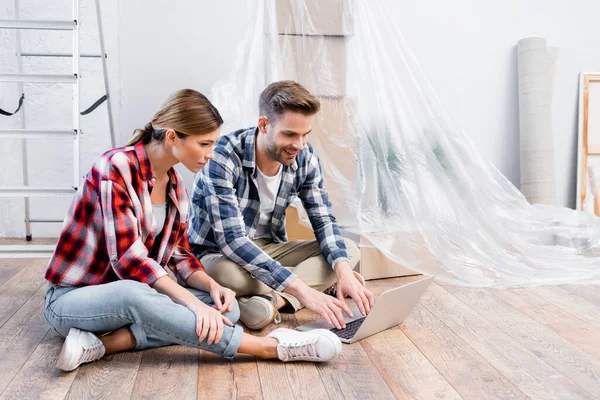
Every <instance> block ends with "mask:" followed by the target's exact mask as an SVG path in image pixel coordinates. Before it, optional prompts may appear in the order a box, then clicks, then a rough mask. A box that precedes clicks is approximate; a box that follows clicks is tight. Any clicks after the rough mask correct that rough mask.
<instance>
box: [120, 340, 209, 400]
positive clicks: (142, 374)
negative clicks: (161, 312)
mask: <svg viewBox="0 0 600 400" xmlns="http://www.w3.org/2000/svg"><path fill="white" fill-rule="evenodd" d="M198 358H199V350H198V349H196V348H192V347H185V346H166V347H160V348H156V349H150V350H146V351H144V352H143V354H142V362H141V364H140V368H139V371H138V374H137V378H136V381H135V385H134V387H133V395H132V397H131V398H132V399H144V400H145V399H156V400H167V399H177V400H188V399H189V400H191V399H195V398H196V395H197V393H198Z"/></svg>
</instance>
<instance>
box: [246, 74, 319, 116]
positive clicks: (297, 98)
mask: <svg viewBox="0 0 600 400" xmlns="http://www.w3.org/2000/svg"><path fill="white" fill-rule="evenodd" d="M320 108H321V102H320V101H319V99H317V98H316V97H315V96H313V95H312V94H310V92H309V91H308V90H306V89H305V88H304V87H303V86H302V85H300V84H299V83H298V82H294V81H279V82H273V83H271V84H270V85H269V86H267V87H266V89H265V90H263V91H262V93H261V94H260V98H259V101H258V112H259V113H260V115H261V116H265V117H267V119H269V120H270V121H272V122H274V121H276V120H277V118H278V117H280V116H281V115H283V113H284V112H285V111H294V112H298V113H301V114H303V115H314V114H316V113H318V112H319V109H320Z"/></svg>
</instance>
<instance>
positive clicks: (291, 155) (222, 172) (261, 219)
mask: <svg viewBox="0 0 600 400" xmlns="http://www.w3.org/2000/svg"><path fill="white" fill-rule="evenodd" d="M319 108H320V103H319V100H318V99H317V98H316V97H314V96H313V95H311V94H310V93H309V92H308V91H307V90H306V89H305V88H303V87H302V86H301V85H299V84H298V83H296V82H293V81H281V82H275V83H272V84H271V85H269V86H268V87H267V88H266V89H265V90H264V91H263V92H262V93H261V95H260V100H259V112H260V117H259V118H258V126H257V127H253V128H249V129H242V130H238V131H236V132H233V133H230V134H229V135H226V136H223V137H221V139H220V140H219V141H218V142H217V144H216V146H215V151H214V159H213V160H211V162H210V163H209V164H208V165H207V167H205V168H204V169H203V170H202V172H200V173H198V174H197V175H196V179H195V185H194V193H193V196H192V206H191V212H190V223H189V226H188V235H189V240H190V245H191V247H192V251H193V252H194V254H195V255H196V257H198V258H199V259H200V261H201V262H202V264H203V265H204V267H205V268H206V272H207V273H208V274H209V275H210V276H211V277H212V278H213V279H214V280H216V281H217V282H218V283H219V284H221V285H224V286H226V287H229V288H230V289H232V290H233V291H235V292H236V294H237V296H241V297H240V299H239V305H240V312H241V317H240V319H241V320H242V322H244V324H245V325H246V326H247V327H248V328H250V329H262V328H263V327H265V326H266V325H268V324H269V323H270V322H272V321H273V320H275V321H276V322H279V320H278V318H280V317H279V314H278V312H277V310H278V309H280V308H282V307H284V306H286V305H288V304H289V305H290V306H291V307H292V308H293V310H294V311H297V310H299V309H300V308H302V307H303V306H305V307H306V308H308V309H310V310H312V311H315V312H317V313H319V314H320V315H321V316H322V317H323V318H324V319H325V320H326V321H328V322H329V323H332V324H333V325H335V326H336V327H338V328H341V327H344V326H345V323H344V318H343V316H342V311H343V312H345V313H346V314H348V315H351V311H350V309H349V308H348V307H347V306H346V304H345V303H344V301H343V298H344V297H345V296H350V297H352V298H353V299H354V300H355V301H356V303H357V306H358V308H359V310H360V312H361V313H363V314H366V313H368V312H369V310H370V307H371V306H372V305H373V294H372V293H371V292H370V291H369V290H368V289H367V288H366V287H364V285H363V283H361V281H359V280H358V279H357V277H356V275H355V274H354V272H353V269H354V267H355V266H356V265H357V264H358V261H359V250H358V247H357V246H356V244H354V243H353V242H352V241H349V240H344V239H343V238H342V237H341V236H340V233H339V229H338V227H337V225H336V221H335V218H334V217H333V215H332V214H331V203H330V202H329V200H328V196H327V191H326V190H325V188H324V185H323V177H322V175H321V166H320V164H319V159H318V157H317V155H316V154H315V151H314V149H313V148H312V146H311V145H310V144H308V143H307V140H308V136H309V133H310V132H311V130H312V121H313V116H314V115H315V114H316V113H317V112H318V111H319ZM295 197H299V198H300V200H302V203H303V205H304V208H305V209H306V211H307V213H308V216H309V218H310V222H311V225H312V227H313V229H314V232H315V236H316V238H317V240H315V241H293V242H287V233H286V230H285V211H286V209H287V207H288V206H289V205H290V203H291V202H292V200H293V199H294V198H295ZM336 282H337V283H336ZM333 284H336V286H335V289H336V292H337V298H335V297H332V296H328V295H326V294H324V293H323V291H324V290H326V289H328V288H329V287H331V286H332V285H333ZM249 296H251V297H249Z"/></svg>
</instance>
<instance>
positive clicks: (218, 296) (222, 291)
mask: <svg viewBox="0 0 600 400" xmlns="http://www.w3.org/2000/svg"><path fill="white" fill-rule="evenodd" d="M210 297H212V299H213V301H214V302H215V305H214V307H215V308H216V309H217V310H219V311H220V312H221V313H225V312H228V311H231V310H232V309H233V304H234V303H235V292H234V291H233V290H231V289H228V288H226V287H223V286H221V285H219V284H217V283H216V282H215V284H214V285H213V286H212V287H211V288H210Z"/></svg>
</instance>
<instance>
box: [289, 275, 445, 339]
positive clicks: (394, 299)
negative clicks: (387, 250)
mask: <svg viewBox="0 0 600 400" xmlns="http://www.w3.org/2000/svg"><path fill="white" fill-rule="evenodd" d="M433 278H434V277H433V276H430V277H428V278H424V279H420V280H418V281H415V282H411V283H407V284H406V285H403V286H400V287H397V288H394V289H390V290H386V291H385V292H383V293H382V294H381V296H379V298H378V299H377V301H376V302H375V304H374V305H373V307H371V312H369V314H367V316H363V315H362V314H361V313H360V311H358V309H355V310H352V312H353V316H352V317H349V316H348V315H346V314H344V319H345V320H346V327H345V328H343V329H337V328H335V327H334V326H333V325H330V324H328V323H327V322H325V320H323V319H321V320H318V321H315V322H311V323H308V324H304V325H300V326H299V327H297V328H296V329H297V330H299V331H310V330H312V329H328V330H330V331H331V332H333V333H335V334H336V335H338V337H339V338H340V340H341V341H342V342H344V343H354V342H357V341H359V340H361V339H364V338H366V337H367V336H371V335H374V334H376V333H379V332H381V331H384V330H386V329H389V328H391V327H393V326H396V325H398V324H400V323H402V322H403V321H404V320H405V319H406V317H408V315H409V314H410V312H411V311H412V310H413V308H415V306H416V305H417V303H418V302H419V300H420V299H421V296H423V293H425V291H426V290H427V288H428V287H429V284H430V283H431V282H432V281H433Z"/></svg>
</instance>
